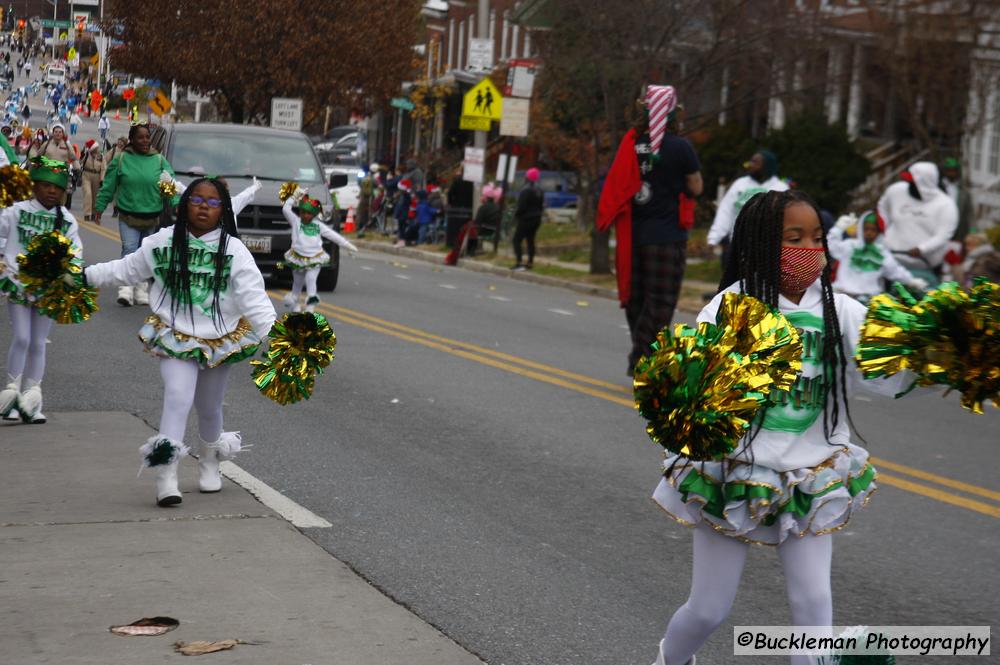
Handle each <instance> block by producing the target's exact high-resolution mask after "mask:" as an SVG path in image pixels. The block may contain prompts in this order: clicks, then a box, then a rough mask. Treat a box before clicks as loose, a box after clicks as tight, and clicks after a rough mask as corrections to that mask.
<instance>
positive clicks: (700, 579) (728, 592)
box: [663, 524, 833, 665]
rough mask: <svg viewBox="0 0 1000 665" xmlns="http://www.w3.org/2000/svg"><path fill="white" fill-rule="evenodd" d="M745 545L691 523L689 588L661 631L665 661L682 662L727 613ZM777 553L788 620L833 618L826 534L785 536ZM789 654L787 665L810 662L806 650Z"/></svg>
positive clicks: (810, 622) (803, 622)
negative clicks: (783, 581)
mask: <svg viewBox="0 0 1000 665" xmlns="http://www.w3.org/2000/svg"><path fill="white" fill-rule="evenodd" d="M749 547H750V546H749V545H748V544H747V543H744V542H741V541H739V540H736V539H735V538H731V537H729V536H724V535H722V534H719V533H716V532H715V531H713V530H712V528H711V527H709V526H706V525H704V524H702V525H699V526H698V527H696V528H695V529H694V556H693V558H694V563H693V566H692V572H691V594H690V595H689V596H688V599H687V602H686V603H684V605H682V606H681V607H680V609H678V610H677V611H676V612H675V613H674V616H673V617H672V618H671V619H670V623H669V624H668V625H667V632H666V633H664V635H663V639H664V643H663V655H664V657H665V659H666V660H665V662H666V665H685V663H687V662H688V661H689V660H690V659H691V656H693V655H694V653H695V652H696V651H698V649H699V648H701V645H702V644H704V643H705V640H707V639H708V637H709V635H711V634H712V632H713V631H714V630H715V629H716V628H718V627H719V626H720V625H722V623H723V622H724V621H725V620H726V617H727V616H729V610H730V609H731V608H732V606H733V599H735V598H736V591H737V589H738V588H739V585H740V578H741V577H742V575H743V565H744V564H745V563H746V560H747V550H748V549H749ZM778 557H779V558H780V559H781V565H782V567H783V568H784V571H785V586H786V591H787V594H788V604H789V605H790V606H791V611H792V624H793V625H796V626H829V625H830V624H831V623H832V622H833V597H832V595H831V593H830V561H831V559H832V557H833V539H832V538H831V536H830V535H824V536H803V537H801V538H799V537H797V536H794V535H792V536H789V538H788V539H787V540H785V542H783V543H782V544H781V545H779V546H778ZM791 658H792V661H791V662H792V665H809V663H810V662H812V661H811V660H810V657H809V656H792V657H791Z"/></svg>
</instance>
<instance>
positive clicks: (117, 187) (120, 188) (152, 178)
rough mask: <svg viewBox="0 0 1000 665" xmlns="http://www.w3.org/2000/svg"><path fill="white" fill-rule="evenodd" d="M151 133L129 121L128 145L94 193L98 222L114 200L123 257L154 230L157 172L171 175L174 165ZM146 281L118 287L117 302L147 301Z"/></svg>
mask: <svg viewBox="0 0 1000 665" xmlns="http://www.w3.org/2000/svg"><path fill="white" fill-rule="evenodd" d="M151 144H152V135H151V133H150V128H149V125H148V124H139V125H132V127H131V128H130V129H129V132H128V145H127V146H126V147H125V149H124V150H123V151H122V152H121V153H119V154H118V155H116V156H115V158H114V159H113V160H112V161H111V163H110V164H108V167H107V173H106V174H105V176H104V184H102V185H101V190H100V191H99V192H98V193H97V206H96V209H95V215H94V221H95V222H96V223H98V224H100V223H101V214H102V213H103V212H104V210H105V209H106V208H107V207H108V205H109V204H110V203H111V201H112V199H114V201H115V207H117V209H118V233H119V235H120V236H121V239H122V257H125V256H127V255H129V254H131V253H132V252H135V251H136V250H138V249H139V246H140V245H141V244H142V240H143V238H145V237H146V236H149V235H152V234H153V233H155V232H156V226H157V223H158V222H159V219H160V213H161V212H162V211H163V205H164V202H163V199H162V198H161V196H160V189H159V186H158V185H159V182H160V174H161V173H163V172H164V171H166V172H167V173H169V174H170V176H171V177H173V176H174V169H173V168H172V167H171V166H170V164H169V163H168V162H167V160H166V159H165V158H164V157H163V155H161V154H160V153H158V152H157V151H156V150H154V149H153V148H152V145H151ZM148 289H149V285H148V284H145V283H142V284H138V285H136V286H135V288H134V289H133V287H131V286H121V287H119V288H118V304H119V305H122V306H124V307H129V306H131V305H132V303H133V302H135V304H137V305H146V304H148V303H149V291H148Z"/></svg>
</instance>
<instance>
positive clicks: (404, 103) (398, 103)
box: [389, 97, 414, 111]
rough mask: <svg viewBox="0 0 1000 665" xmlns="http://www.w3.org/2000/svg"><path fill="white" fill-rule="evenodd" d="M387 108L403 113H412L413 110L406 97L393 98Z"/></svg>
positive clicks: (411, 103)
mask: <svg viewBox="0 0 1000 665" xmlns="http://www.w3.org/2000/svg"><path fill="white" fill-rule="evenodd" d="M389 106H391V107H392V108H394V109H401V110H403V111H412V110H413V109H414V104H413V102H411V101H410V100H409V99H407V98H406V97H393V98H392V100H391V101H390V102H389Z"/></svg>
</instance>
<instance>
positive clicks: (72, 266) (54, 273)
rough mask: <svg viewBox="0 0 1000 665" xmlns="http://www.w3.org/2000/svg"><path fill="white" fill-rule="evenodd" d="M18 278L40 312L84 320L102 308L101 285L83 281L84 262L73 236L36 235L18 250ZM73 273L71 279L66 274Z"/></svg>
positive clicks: (60, 318)
mask: <svg viewBox="0 0 1000 665" xmlns="http://www.w3.org/2000/svg"><path fill="white" fill-rule="evenodd" d="M17 265H18V279H19V280H20V282H21V284H23V285H24V289H25V291H27V292H28V293H29V294H31V295H32V296H33V297H34V299H35V302H34V306H35V307H36V308H37V309H38V311H39V312H41V313H42V314H44V315H45V316H48V317H49V318H51V319H53V320H54V321H55V322H56V323H64V324H65V323H82V322H84V321H86V320H87V319H89V318H90V315H91V314H93V313H94V312H96V311H97V310H98V306H97V294H98V291H97V289H92V288H89V287H85V286H84V285H83V262H82V261H80V260H79V259H78V258H77V257H76V256H75V255H74V253H73V243H72V241H70V239H69V238H67V237H66V236H64V235H63V234H61V233H59V232H58V231H52V232H50V233H43V234H40V235H37V236H35V237H34V238H32V239H31V241H29V242H28V246H27V247H26V248H25V253H24V254H18V256H17ZM67 275H69V276H70V277H71V279H70V280H69V282H72V283H69V282H67V281H66V280H65V277H66V276H67Z"/></svg>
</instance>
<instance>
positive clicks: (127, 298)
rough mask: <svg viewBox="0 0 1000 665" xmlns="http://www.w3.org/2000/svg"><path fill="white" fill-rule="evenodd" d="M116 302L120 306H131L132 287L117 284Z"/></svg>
mask: <svg viewBox="0 0 1000 665" xmlns="http://www.w3.org/2000/svg"><path fill="white" fill-rule="evenodd" d="M118 304H119V305H121V306H122V307H131V306H132V287H131V286H119V287H118Z"/></svg>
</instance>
